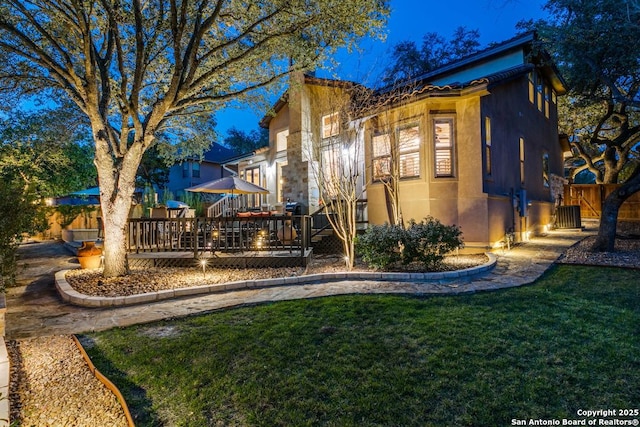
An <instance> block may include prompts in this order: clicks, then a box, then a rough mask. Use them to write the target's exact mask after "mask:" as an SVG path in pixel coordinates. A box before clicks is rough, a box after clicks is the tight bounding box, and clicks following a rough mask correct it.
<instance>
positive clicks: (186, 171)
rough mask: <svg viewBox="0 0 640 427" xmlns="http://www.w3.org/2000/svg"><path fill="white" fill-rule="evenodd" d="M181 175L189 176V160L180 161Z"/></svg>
mask: <svg viewBox="0 0 640 427" xmlns="http://www.w3.org/2000/svg"><path fill="white" fill-rule="evenodd" d="M182 177H183V178H189V162H182Z"/></svg>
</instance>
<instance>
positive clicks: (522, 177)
mask: <svg viewBox="0 0 640 427" xmlns="http://www.w3.org/2000/svg"><path fill="white" fill-rule="evenodd" d="M520 184H524V138H520Z"/></svg>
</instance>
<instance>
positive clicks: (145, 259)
mask: <svg viewBox="0 0 640 427" xmlns="http://www.w3.org/2000/svg"><path fill="white" fill-rule="evenodd" d="M312 253H313V251H312V249H311V248H309V249H305V250H304V252H302V251H300V250H291V251H288V250H278V251H238V252H213V253H212V252H209V251H205V252H201V253H199V254H198V255H197V257H196V256H195V255H194V252H192V251H171V252H140V253H129V265H130V266H131V267H196V266H199V265H200V262H201V261H203V260H204V261H206V263H207V267H231V268H278V267H306V266H307V264H308V263H309V260H310V259H311V255H312Z"/></svg>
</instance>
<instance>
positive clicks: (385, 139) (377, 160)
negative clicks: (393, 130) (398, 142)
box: [371, 133, 391, 179]
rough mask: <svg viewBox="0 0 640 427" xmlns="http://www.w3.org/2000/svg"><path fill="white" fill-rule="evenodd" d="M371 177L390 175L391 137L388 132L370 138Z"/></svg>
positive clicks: (377, 177) (379, 177)
mask: <svg viewBox="0 0 640 427" xmlns="http://www.w3.org/2000/svg"><path fill="white" fill-rule="evenodd" d="M371 151H372V157H373V179H381V178H384V177H386V176H389V175H391V138H390V136H389V134H388V133H383V134H378V135H374V136H373V138H372V150H371Z"/></svg>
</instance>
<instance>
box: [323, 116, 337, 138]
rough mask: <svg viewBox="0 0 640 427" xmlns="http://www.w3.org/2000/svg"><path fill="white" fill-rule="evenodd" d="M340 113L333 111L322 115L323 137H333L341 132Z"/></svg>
mask: <svg viewBox="0 0 640 427" xmlns="http://www.w3.org/2000/svg"><path fill="white" fill-rule="evenodd" d="M339 118H340V116H339V114H338V113H333V114H329V115H326V116H322V138H323V139H324V138H331V137H332V136H336V135H337V134H338V133H339V132H340V121H339Z"/></svg>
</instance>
